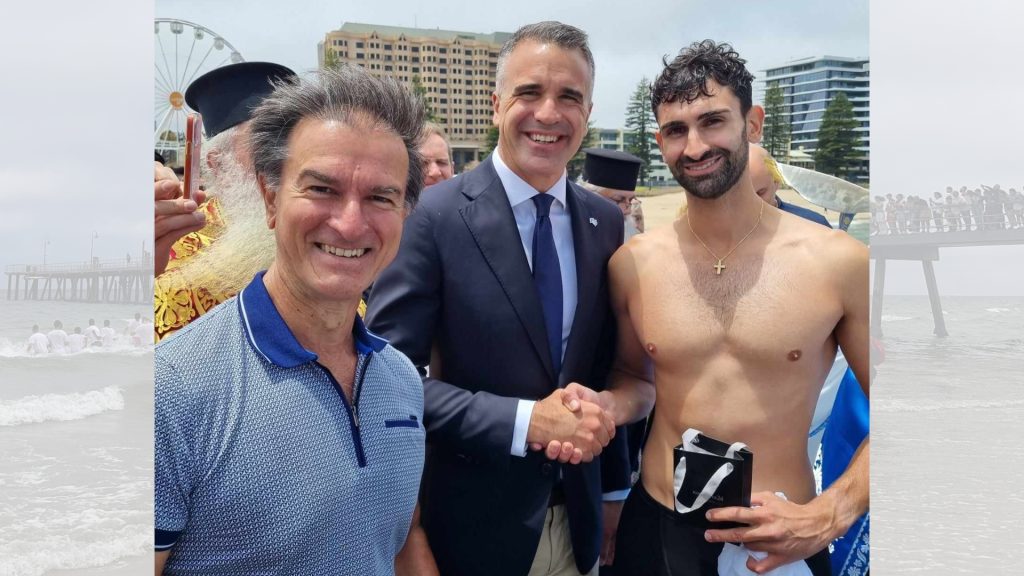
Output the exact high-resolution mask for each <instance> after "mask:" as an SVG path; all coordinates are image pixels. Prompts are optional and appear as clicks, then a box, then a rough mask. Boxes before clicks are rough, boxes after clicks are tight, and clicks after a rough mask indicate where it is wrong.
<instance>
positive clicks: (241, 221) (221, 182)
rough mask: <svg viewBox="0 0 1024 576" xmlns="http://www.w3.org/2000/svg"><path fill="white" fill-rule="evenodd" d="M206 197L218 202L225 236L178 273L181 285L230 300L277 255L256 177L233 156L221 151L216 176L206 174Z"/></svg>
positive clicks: (197, 254)
mask: <svg viewBox="0 0 1024 576" xmlns="http://www.w3.org/2000/svg"><path fill="white" fill-rule="evenodd" d="M208 176H209V177H208V178H207V182H209V187H208V193H209V195H210V197H211V198H217V200H218V202H219V204H220V210H221V215H222V216H223V218H224V224H225V226H224V231H223V233H222V234H221V236H220V237H218V238H217V239H215V240H214V241H213V242H212V243H211V244H210V245H209V246H207V247H206V248H203V249H201V250H200V251H199V252H198V253H196V254H195V255H194V256H193V257H192V258H190V259H188V260H187V261H186V262H185V263H184V264H183V265H182V266H181V267H180V268H179V270H180V271H181V274H182V276H183V279H184V281H185V283H186V285H188V286H191V287H197V286H202V287H204V288H206V289H207V290H209V291H210V293H211V294H214V295H224V296H230V295H234V294H237V293H238V292H240V291H241V290H242V289H243V288H245V287H246V286H247V285H248V284H249V282H250V281H251V280H252V278H253V276H254V275H255V274H256V273H257V272H259V271H260V270H265V269H267V268H268V267H269V266H270V264H271V263H272V262H273V261H274V256H275V254H276V252H277V247H276V242H275V240H274V234H273V231H271V230H270V229H269V228H268V227H267V222H266V209H265V208H264V205H263V198H262V196H261V195H260V190H259V186H258V185H257V184H256V178H255V176H254V175H253V174H252V173H251V172H250V171H249V170H246V169H245V168H244V167H243V166H241V165H240V164H239V163H238V162H237V161H236V160H235V157H234V155H233V154H231V153H230V152H228V151H226V150H225V151H223V152H222V153H221V155H220V157H219V164H218V168H217V170H216V171H212V170H211V171H210V173H209V175H208Z"/></svg>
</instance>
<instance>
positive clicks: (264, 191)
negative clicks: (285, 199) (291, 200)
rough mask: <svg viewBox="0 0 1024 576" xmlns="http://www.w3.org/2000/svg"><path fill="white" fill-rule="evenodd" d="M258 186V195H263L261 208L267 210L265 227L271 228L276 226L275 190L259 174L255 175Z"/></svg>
mask: <svg viewBox="0 0 1024 576" xmlns="http://www.w3.org/2000/svg"><path fill="white" fill-rule="evenodd" d="M256 182H257V183H258V184H259V187H260V196H263V208H264V209H265V210H266V212H267V228H270V229H271V230H273V229H274V227H275V226H277V192H276V191H274V190H272V189H271V188H270V186H267V179H266V178H265V177H264V176H263V174H260V175H259V176H257V177H256Z"/></svg>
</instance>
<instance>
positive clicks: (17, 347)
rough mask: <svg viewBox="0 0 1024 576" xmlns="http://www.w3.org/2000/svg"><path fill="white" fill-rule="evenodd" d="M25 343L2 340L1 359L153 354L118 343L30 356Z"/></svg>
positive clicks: (129, 344)
mask: <svg viewBox="0 0 1024 576" xmlns="http://www.w3.org/2000/svg"><path fill="white" fill-rule="evenodd" d="M25 346H26V345H25V343H24V342H11V341H10V340H8V339H7V338H0V358H33V359H38V360H44V359H45V360H53V359H55V358H75V357H80V356H91V355H94V354H100V355H104V354H119V355H126V356H142V355H145V354H149V353H152V352H153V346H151V345H150V346H135V345H133V344H131V343H128V342H116V343H115V344H114V345H113V346H111V347H109V348H105V347H103V346H92V347H89V348H85V349H84V350H79V351H78V352H72V353H64V354H59V353H51V354H41V355H36V354H30V353H29V352H28V350H26V348H25Z"/></svg>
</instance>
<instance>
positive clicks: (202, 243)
mask: <svg viewBox="0 0 1024 576" xmlns="http://www.w3.org/2000/svg"><path fill="white" fill-rule="evenodd" d="M294 75H295V74H294V72H292V71H291V70H290V69H288V68H286V67H284V66H281V65H279V64H273V63H270V62H241V63H237V64H230V65H228V66H222V67H220V68H216V69H214V70H212V71H210V72H207V73H206V74H203V75H202V76H200V77H198V78H196V79H195V80H194V81H193V82H192V83H191V84H190V85H189V87H188V89H187V90H186V91H185V101H186V102H187V103H188V105H189V106H190V107H192V108H193V109H194V110H198V111H199V112H200V113H201V114H202V115H203V126H204V129H205V131H206V136H207V140H206V142H205V143H204V144H203V159H204V160H205V162H203V182H204V184H205V187H206V191H207V193H208V194H209V197H210V200H209V201H208V202H205V203H202V200H203V199H204V198H205V195H204V196H200V198H199V199H198V201H199V202H200V205H198V206H197V203H196V202H193V201H187V200H184V199H182V198H181V197H180V194H179V187H178V182H177V179H176V178H175V179H174V181H173V182H172V183H170V184H167V183H164V184H161V183H160V182H157V183H156V186H157V187H160V186H164V187H166V189H158V190H157V193H158V198H165V199H163V200H157V208H158V210H157V211H158V213H160V210H161V207H162V208H163V209H164V210H165V211H166V212H167V214H168V215H167V216H166V220H163V219H162V217H160V216H158V218H157V221H156V224H155V225H156V229H157V242H156V249H155V258H156V262H155V267H156V273H157V280H156V283H155V285H154V291H155V308H154V314H153V318H154V321H155V327H156V336H157V338H158V339H163V338H165V337H167V336H169V335H171V334H173V333H174V332H176V331H177V330H179V329H181V328H182V327H184V326H186V325H188V323H189V322H191V321H193V320H195V319H196V318H199V317H201V316H202V315H203V314H206V313H207V312H208V311H209V310H210V309H212V308H213V307H214V306H216V305H217V304H219V303H221V302H223V301H224V300H227V299H228V298H230V297H231V296H234V295H235V294H237V293H238V292H239V291H240V290H241V289H242V288H244V287H245V286H246V285H247V284H248V283H249V281H251V280H252V277H253V275H255V274H256V272H258V271H260V270H264V269H266V268H267V267H268V266H269V265H270V262H271V261H272V260H273V254H274V237H273V234H271V232H270V231H269V230H268V229H267V226H266V222H265V215H264V211H263V201H262V199H261V198H260V192H259V188H258V186H257V183H256V176H255V172H254V171H253V165H252V154H251V148H250V142H249V126H250V119H251V118H252V111H253V110H254V109H255V107H256V106H258V105H259V104H260V103H261V102H262V101H263V100H264V99H265V98H266V97H267V96H268V95H269V94H270V93H271V91H272V90H273V82H275V81H281V80H284V79H288V78H291V77H294ZM161 190H163V195H162V196H160V195H159V194H160V193H161ZM169 193H170V194H173V195H172V196H170V197H169V198H168V197H167V195H168V194H169ZM186 233H187V234H186Z"/></svg>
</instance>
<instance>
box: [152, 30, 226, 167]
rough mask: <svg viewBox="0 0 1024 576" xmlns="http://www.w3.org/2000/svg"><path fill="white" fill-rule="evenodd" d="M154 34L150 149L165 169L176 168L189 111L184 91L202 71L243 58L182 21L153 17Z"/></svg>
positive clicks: (220, 39)
mask: <svg viewBox="0 0 1024 576" xmlns="http://www.w3.org/2000/svg"><path fill="white" fill-rule="evenodd" d="M154 33H155V46H154V50H153V51H154V54H155V62H154V65H155V66H156V72H155V73H154V75H155V77H154V85H155V88H156V103H155V112H154V116H153V128H154V132H153V142H154V148H155V149H156V151H157V152H159V153H160V154H161V155H162V156H163V157H164V159H165V160H166V161H167V165H168V166H180V165H181V164H182V162H183V161H184V158H183V156H184V150H185V118H186V117H187V116H188V114H189V113H190V112H192V111H193V110H192V109H191V108H189V107H188V105H186V104H185V89H186V88H188V85H189V84H191V83H192V81H193V80H195V79H196V78H198V77H199V76H202V75H203V74H205V73H206V72H209V71H210V70H213V69H214V68H219V67H221V66H224V65H225V64H234V63H237V62H243V61H244V58H242V55H241V54H240V53H239V52H238V50H236V49H235V47H234V46H232V45H231V43H230V42H228V41H227V40H225V39H224V37H223V36H221V35H220V34H217V33H216V32H214V31H212V30H210V29H209V28H206V27H203V26H200V25H198V24H193V23H192V22H186V21H185V20H178V19H175V18H157V19H156V21H155V22H154Z"/></svg>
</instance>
